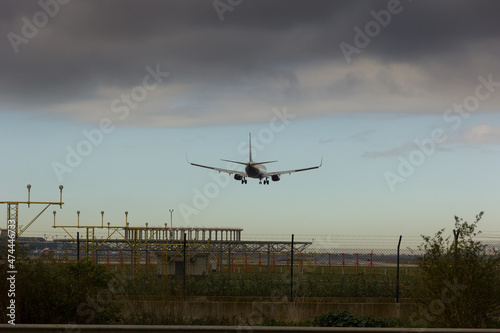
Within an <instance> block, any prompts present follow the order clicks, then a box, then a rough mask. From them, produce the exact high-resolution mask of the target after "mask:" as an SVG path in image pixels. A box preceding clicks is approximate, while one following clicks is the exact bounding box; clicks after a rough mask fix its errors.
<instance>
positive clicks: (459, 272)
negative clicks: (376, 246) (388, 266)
mask: <svg viewBox="0 0 500 333" xmlns="http://www.w3.org/2000/svg"><path fill="white" fill-rule="evenodd" d="M482 216H483V212H481V213H480V214H478V215H477V216H476V220H475V221H474V222H472V223H468V222H466V221H464V220H463V219H461V218H459V217H455V230H454V232H455V234H456V235H457V236H458V237H457V238H456V240H455V238H453V239H452V238H451V236H450V237H447V238H444V231H445V229H441V230H440V231H438V232H437V233H436V235H435V236H434V237H429V236H422V237H423V240H424V243H423V244H422V245H421V246H420V250H421V251H423V252H424V255H423V257H422V258H421V259H420V261H419V263H418V268H419V269H418V270H415V274H414V275H413V277H412V279H411V280H410V281H409V282H410V283H409V284H408V286H407V290H408V293H409V294H410V296H411V298H412V300H413V301H414V302H415V303H416V304H417V306H418V311H417V312H415V313H414V314H413V315H412V316H411V320H412V322H413V323H414V324H415V325H416V326H424V327H427V326H435V327H461V328H466V327H476V328H478V327H495V326H497V325H498V321H497V320H498V318H499V316H500V283H499V282H500V270H499V268H500V256H499V254H498V252H496V251H495V250H493V249H487V247H486V245H485V244H482V243H481V242H479V241H475V240H474V237H475V236H476V235H477V234H479V233H480V231H477V224H478V222H479V221H480V220H481V218H482ZM457 233H458V234H457Z"/></svg>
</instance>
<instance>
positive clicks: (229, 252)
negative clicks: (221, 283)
mask: <svg viewBox="0 0 500 333" xmlns="http://www.w3.org/2000/svg"><path fill="white" fill-rule="evenodd" d="M227 267H228V268H227V275H228V276H229V279H231V269H232V267H231V243H229V244H228V245H227Z"/></svg>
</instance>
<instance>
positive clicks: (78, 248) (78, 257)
mask: <svg viewBox="0 0 500 333" xmlns="http://www.w3.org/2000/svg"><path fill="white" fill-rule="evenodd" d="M76 260H78V261H80V232H79V231H77V232H76Z"/></svg>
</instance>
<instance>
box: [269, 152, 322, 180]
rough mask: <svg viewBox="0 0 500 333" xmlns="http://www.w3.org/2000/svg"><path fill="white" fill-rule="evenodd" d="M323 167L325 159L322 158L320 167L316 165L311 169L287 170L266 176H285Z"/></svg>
mask: <svg viewBox="0 0 500 333" xmlns="http://www.w3.org/2000/svg"><path fill="white" fill-rule="evenodd" d="M322 165H323V157H322V158H321V162H320V163H319V165H316V166H313V167H309V168H303V169H295V170H286V171H274V172H268V173H266V174H265V176H266V177H272V176H274V175H278V176H279V175H284V174H287V173H288V174H290V173H294V172H300V171H307V170H312V169H317V168H319V167H321V166H322Z"/></svg>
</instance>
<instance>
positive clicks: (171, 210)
mask: <svg viewBox="0 0 500 333" xmlns="http://www.w3.org/2000/svg"><path fill="white" fill-rule="evenodd" d="M168 211H169V212H170V240H172V235H173V230H172V228H173V225H172V213H173V212H174V210H173V209H169V210H168Z"/></svg>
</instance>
